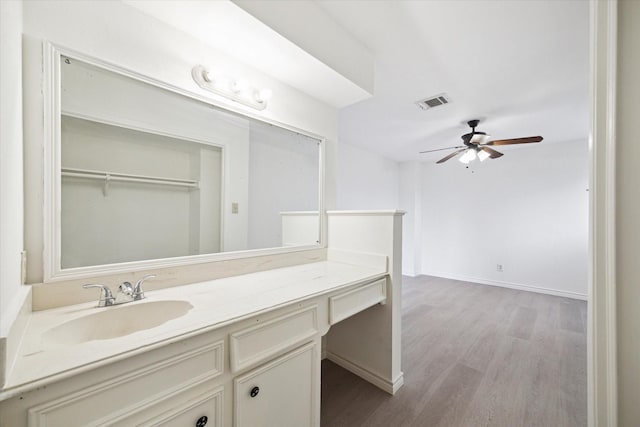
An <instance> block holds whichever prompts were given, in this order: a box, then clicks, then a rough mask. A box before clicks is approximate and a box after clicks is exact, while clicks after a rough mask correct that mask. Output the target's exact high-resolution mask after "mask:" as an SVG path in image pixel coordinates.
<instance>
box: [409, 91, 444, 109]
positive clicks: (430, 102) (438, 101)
mask: <svg viewBox="0 0 640 427" xmlns="http://www.w3.org/2000/svg"><path fill="white" fill-rule="evenodd" d="M450 102H451V98H449V96H448V95H447V94H446V93H441V94H440V95H435V96H430V97H429V98H425V99H421V100H420V101H416V105H417V106H418V107H420V108H422V109H423V110H430V109H431V108H435V107H439V106H441V105H445V104H449V103H450Z"/></svg>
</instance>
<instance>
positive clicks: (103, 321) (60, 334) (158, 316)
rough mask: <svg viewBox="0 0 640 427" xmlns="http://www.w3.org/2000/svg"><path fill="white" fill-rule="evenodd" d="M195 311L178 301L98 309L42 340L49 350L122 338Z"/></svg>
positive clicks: (72, 321)
mask: <svg viewBox="0 0 640 427" xmlns="http://www.w3.org/2000/svg"><path fill="white" fill-rule="evenodd" d="M192 308H193V306H192V305H191V304H189V303H188V302H186V301H177V300H170V301H150V302H142V303H130V304H124V305H120V306H115V307H108V308H99V309H98V308H97V309H95V311H94V312H93V313H91V314H89V315H86V316H82V317H78V318H76V319H73V320H70V321H68V322H65V323H62V324H60V325H58V326H56V327H54V328H51V329H49V330H48V331H47V332H45V333H44V334H43V337H42V340H43V344H44V346H45V347H51V346H58V345H72V344H80V343H84V342H88V341H95V340H109V339H113V338H119V337H123V336H126V335H129V334H132V333H134V332H138V331H144V330H146V329H151V328H155V327H157V326H160V325H162V324H163V323H166V322H168V321H170V320H173V319H177V318H178V317H182V316H184V315H185V314H187V313H188V312H189V310H191V309H192Z"/></svg>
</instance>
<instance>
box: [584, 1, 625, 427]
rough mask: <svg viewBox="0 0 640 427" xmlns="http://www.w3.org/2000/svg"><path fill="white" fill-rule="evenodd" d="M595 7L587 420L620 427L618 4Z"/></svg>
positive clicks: (592, 425)
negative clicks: (616, 180) (618, 409)
mask: <svg viewBox="0 0 640 427" xmlns="http://www.w3.org/2000/svg"><path fill="white" fill-rule="evenodd" d="M590 7H591V14H590V15H591V28H590V34H591V35H590V38H591V40H590V56H591V94H590V95H591V96H590V100H591V129H590V136H589V152H590V162H591V164H590V183H589V188H590V206H589V210H590V215H589V218H590V220H589V253H590V271H589V313H588V334H587V352H588V355H587V360H588V362H587V363H588V366H587V375H588V407H589V410H588V412H589V414H588V420H589V426H590V427H600V426H609V427H615V426H617V425H618V421H617V418H618V417H617V415H618V414H617V407H618V402H617V364H616V357H617V354H616V353H617V351H616V350H617V349H616V264H615V232H616V228H615V201H616V200H615V166H616V164H615V160H616V152H615V150H616V138H615V136H616V135H615V131H616V127H615V126H616V108H615V107H616V53H617V11H618V3H617V0H590Z"/></svg>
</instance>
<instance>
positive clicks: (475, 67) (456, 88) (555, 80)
mask: <svg viewBox="0 0 640 427" xmlns="http://www.w3.org/2000/svg"><path fill="white" fill-rule="evenodd" d="M312 1H316V3H317V4H318V5H319V6H320V7H321V8H322V9H323V10H324V11H325V12H326V13H327V14H328V15H329V16H330V17H332V18H333V19H334V20H335V21H336V22H337V23H338V24H339V25H341V26H342V27H343V28H344V29H345V30H347V31H348V32H349V33H350V34H352V35H353V36H354V37H355V38H356V39H357V40H359V41H360V43H362V44H363V45H364V46H366V48H368V49H369V50H370V51H371V53H373V55H374V57H375V74H376V77H375V93H374V96H373V97H371V98H369V99H366V100H363V101H360V102H358V103H356V104H353V105H350V106H346V107H344V108H342V109H341V110H340V114H339V118H340V124H339V138H340V142H346V143H349V144H352V145H357V146H361V147H364V148H367V149H370V150H373V151H376V152H379V153H381V154H383V155H384V156H386V157H389V158H391V159H394V160H397V161H408V160H421V161H435V160H437V159H438V158H440V157H443V156H444V155H446V152H439V153H435V154H418V152H419V151H422V150H428V149H435V148H442V147H448V146H453V145H459V144H460V142H461V140H460V135H461V134H463V133H466V131H467V129H468V128H467V127H466V125H465V124H464V123H465V122H466V121H467V120H469V119H474V118H480V119H482V122H481V124H480V126H479V130H483V131H485V132H487V133H489V134H490V135H492V136H493V137H494V139H503V138H514V137H521V136H532V135H542V136H543V137H544V141H543V142H542V144H553V143H557V142H562V141H568V140H576V139H583V140H585V141H586V139H587V137H588V113H589V108H588V107H589V104H588V102H589V93H588V90H589V86H588V76H589V75H588V72H589V51H588V47H589V2H588V1H586V0H502V1H499V0H416V1H410V0H405V1H401V0H312ZM125 2H126V3H128V4H130V5H133V6H134V7H137V8H139V9H141V10H142V9H144V10H143V11H144V12H146V13H149V14H152V15H154V16H156V17H157V18H159V19H162V20H164V21H166V22H168V23H170V24H172V25H174V26H177V27H178V28H180V29H182V30H183V31H186V32H191V33H192V34H194V35H195V36H196V37H198V38H204V37H205V35H204V34H202V33H204V32H205V31H206V29H207V27H209V28H211V27H215V26H216V25H217V24H219V25H220V26H222V27H221V28H222V29H221V31H222V32H221V33H220V31H218V35H217V36H216V37H217V40H218V46H214V47H217V48H219V49H224V48H225V46H226V47H227V48H228V47H229V40H243V43H245V44H249V45H250V44H251V43H252V41H251V40H247V39H246V37H244V38H243V37H242V34H243V33H244V34H245V35H246V28H249V27H250V26H249V27H247V25H244V24H242V25H241V21H245V20H246V19H245V18H246V16H245V17H244V18H243V19H234V20H231V21H230V20H229V17H230V16H231V17H233V16H235V15H238V14H241V13H244V12H243V11H242V10H240V9H239V8H237V10H233V11H231V10H226V9H233V8H236V6H235V5H233V4H230V3H229V2H197V1H195V2H194V1H191V2H174V1H171V2H166V1H153V2H148V1H136V0H133V1H132V0H125ZM169 3H171V4H173V7H171V8H168V7H167V6H166V5H167V4H169ZM205 3H208V4H209V7H217V9H218V10H217V11H215V12H212V13H209V14H208V15H205V12H204V11H203V10H202V7H201V6H202V5H203V4H205ZM221 3H224V4H225V6H222V5H221ZM177 5H180V6H179V8H176V6H177ZM187 6H189V7H191V12H193V13H188V12H187V11H186V10H187V9H186V8H187ZM218 6H219V7H218ZM230 6H231V7H230ZM178 9H180V10H181V11H180V12H178ZM222 9H225V10H224V13H222V12H223V11H222ZM225 14H227V16H225ZM205 16H206V19H203V17H205ZM198 17H199V18H198ZM194 19H195V21H193V20H194ZM292 19H295V17H292ZM213 20H216V21H215V22H213ZM194 22H195V23H194ZM224 22H231V24H230V25H227V29H226V30H225V29H224V26H223V23H224ZM212 23H213V24H212ZM216 23H217V24H216ZM196 24H197V25H196ZM300 24H301V25H304V22H301V23H300ZM198 29H200V30H198ZM198 31H200V34H198ZM227 32H229V33H232V34H237V33H239V34H240V35H238V36H234V37H236V39H234V38H233V37H228V36H227V37H224V34H227ZM253 32H254V35H256V34H257V35H258V39H262V40H266V39H267V38H266V37H265V34H266V33H265V30H264V28H263V29H259V28H254V29H253ZM275 35H276V36H278V35H277V33H276V34H275ZM272 36H273V34H272ZM252 37H253V36H252ZM318 37H322V34H319V35H318ZM275 38H276V39H277V37H275ZM273 39H274V37H270V38H269V40H273ZM253 43H255V39H254V41H253ZM240 44H242V43H240ZM278 46H280V47H277V48H276V50H277V52H276V56H275V57H276V58H279V59H280V60H279V61H275V62H276V63H274V64H272V66H271V65H268V64H269V62H268V58H269V55H266V57H265V58H263V59H261V61H262V62H261V63H262V64H263V65H265V64H266V65H265V66H266V67H267V68H268V67H273V69H264V67H263V70H264V71H265V72H267V73H269V74H271V75H273V76H274V77H276V78H280V79H281V80H283V81H285V82H287V83H289V84H291V85H292V86H294V87H296V84H297V83H296V81H297V80H300V79H303V80H305V79H306V80H307V81H302V82H299V83H298V84H297V85H298V86H297V87H299V88H306V90H307V92H314V90H310V89H309V85H311V87H315V94H316V95H318V94H320V96H319V98H320V99H322V96H325V97H326V96H327V95H326V93H328V92H331V93H333V92H336V93H334V95H332V96H334V97H339V93H340V90H339V88H338V90H336V89H337V88H336V86H335V85H334V86H332V87H327V86H326V85H323V84H321V83H319V82H321V80H318V79H315V75H314V72H313V71H309V72H295V69H291V67H287V61H283V60H282V58H283V57H282V56H280V55H281V54H282V52H283V49H285V51H289V52H291V55H294V56H295V54H296V53H295V49H296V48H297V47H296V46H295V45H293V44H291V46H287V45H286V43H285V44H280V45H278ZM282 46H284V47H282ZM245 47H246V46H245ZM264 49H265V50H268V49H267V48H266V47H265V48H264ZM228 50H229V52H227V53H229V54H235V55H238V53H242V51H243V48H242V46H236V45H234V46H232V47H231V48H230V49H228ZM272 51H273V49H271V50H269V52H271V53H270V55H271V56H273V55H274V53H273V52H272ZM251 52H255V49H253V50H251V51H248V52H247V56H248V57H247V58H245V61H246V62H249V63H251V60H252V58H251V55H252V53H251ZM278 52H279V53H278ZM292 58H293V56H292ZM240 59H241V60H242V58H240ZM253 59H254V61H253V62H254V63H256V62H258V63H260V62H259V61H255V58H253ZM285 59H286V58H285ZM312 60H313V58H312ZM272 62H274V61H272ZM291 63H299V59H298V60H294V59H292V60H291ZM283 64H284V65H285V66H284V67H282V65H283ZM277 65H279V66H280V68H277V67H276V66H277ZM312 65H313V64H312ZM316 65H317V64H316ZM287 70H288V74H287V75H284V73H287ZM309 70H311V68H309ZM316 70H317V68H316ZM298 71H300V70H298ZM291 72H293V75H291ZM279 74H280V75H279ZM301 74H302V75H301ZM296 75H297V77H296ZM296 79H297V80H296ZM327 81H328V80H327ZM323 86H324V87H323ZM442 92H446V93H447V94H448V95H449V96H450V98H451V99H452V101H453V102H452V103H451V104H449V105H446V106H443V107H438V108H436V109H433V110H427V111H423V110H421V109H420V108H418V107H417V106H416V105H415V104H414V102H415V101H417V100H419V99H422V98H425V97H427V96H430V95H436V94H439V93H442ZM310 94H312V95H314V93H310ZM323 94H324V95H323ZM360 99H362V97H360ZM333 105H337V104H336V103H333ZM341 105H344V102H343V104H341ZM518 148H519V147H515V146H512V147H501V149H503V150H502V151H504V152H507V150H516V149H518Z"/></svg>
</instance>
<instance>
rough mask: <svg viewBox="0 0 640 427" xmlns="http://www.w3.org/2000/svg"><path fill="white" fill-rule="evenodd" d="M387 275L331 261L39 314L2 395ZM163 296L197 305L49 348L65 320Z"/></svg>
mask: <svg viewBox="0 0 640 427" xmlns="http://www.w3.org/2000/svg"><path fill="white" fill-rule="evenodd" d="M386 273H387V271H386V268H382V266H378V267H374V266H371V265H370V266H363V265H355V264H348V263H344V262H337V261H323V262H317V263H312V264H304V265H298V266H293V267H286V268H279V269H274V270H269V271H263V272H258V273H251V274H244V275H241V276H235V277H229V278H225V279H218V280H212V281H207V282H202V283H196V284H192V285H185V286H177V287H174V288H169V289H163V290H157V291H152V292H147V293H146V299H145V300H142V301H137V302H132V303H128V304H124V305H120V306H114V307H107V308H96V307H95V306H96V302H92V303H85V304H77V305H72V306H67V307H61V308H56V309H51V310H43V311H37V312H33V313H32V314H30V316H29V322H28V325H27V327H26V330H25V331H24V335H23V338H22V343H21V346H20V349H19V352H18V356H17V358H16V361H15V364H14V366H13V368H12V369H11V370H10V372H8V376H7V381H6V384H5V387H4V388H3V389H2V390H0V400H4V399H6V398H9V397H12V396H14V395H16V394H18V393H21V392H25V391H28V390H31V389H34V388H36V387H40V386H42V385H45V384H48V383H51V382H53V381H57V380H60V379H63V378H66V377H69V376H72V375H75V374H77V373H80V372H84V371H87V370H90V369H94V368H96V367H98V366H101V365H104V364H107V363H111V362H113V361H116V360H120V359H122V358H125V357H129V356H132V355H134V354H138V353H141V352H144V351H148V350H150V349H152V348H155V347H158V346H161V345H165V344H167V343H169V342H173V341H177V340H180V339H184V338H185V337H188V336H190V335H194V334H197V333H202V332H205V331H210V330H214V329H217V328H220V327H223V326H226V325H228V324H230V323H232V322H236V321H238V320H241V319H244V318H247V317H250V316H254V315H257V314H260V313H263V312H266V311H269V310H273V309H275V308H278V307H282V306H284V305H288V304H291V303H295V302H299V301H302V300H305V299H308V298H312V297H314V296H318V295H321V294H325V293H328V292H332V291H335V290H338V289H341V288H345V287H348V286H351V285H355V284H358V283H362V282H365V281H368V280H372V279H376V278H379V277H383V276H384V275H385V274H386ZM79 291H82V292H85V291H84V290H81V289H80V290H79ZM96 294H97V292H96ZM163 300H182V301H187V302H189V303H190V304H191V305H192V306H193V308H192V309H191V310H190V311H189V312H188V313H187V314H186V315H184V316H182V317H179V318H176V319H173V320H170V321H168V322H166V323H164V324H162V325H160V326H157V327H155V328H152V329H147V330H143V331H139V332H135V333H132V334H129V335H126V336H123V337H119V338H115V339H109V340H99V341H88V342H84V343H80V344H73V345H63V346H59V347H56V346H54V347H45V346H43V340H42V337H43V335H44V334H45V333H46V332H47V331H48V330H50V329H52V328H54V327H56V326H57V325H60V324H62V323H65V322H68V321H70V320H73V319H76V318H79V317H82V316H86V315H89V314H94V313H96V312H98V310H112V309H118V308H119V307H125V306H133V305H136V304H145V303H149V302H153V301H163Z"/></svg>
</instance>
